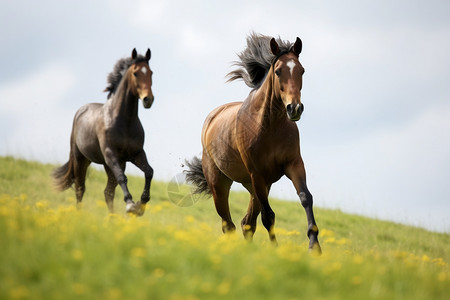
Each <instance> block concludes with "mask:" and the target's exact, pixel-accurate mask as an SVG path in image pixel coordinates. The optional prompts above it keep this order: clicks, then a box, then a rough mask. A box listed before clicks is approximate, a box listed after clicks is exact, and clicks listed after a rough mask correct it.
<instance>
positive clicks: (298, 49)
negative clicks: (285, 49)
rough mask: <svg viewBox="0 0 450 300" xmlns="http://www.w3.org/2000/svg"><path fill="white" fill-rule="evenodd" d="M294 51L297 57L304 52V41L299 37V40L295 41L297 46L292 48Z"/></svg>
mask: <svg viewBox="0 0 450 300" xmlns="http://www.w3.org/2000/svg"><path fill="white" fill-rule="evenodd" d="M292 51H294V53H295V54H297V56H299V54H300V53H301V52H302V40H301V39H300V38H299V37H297V39H296V40H295V44H294V46H293V47H292Z"/></svg>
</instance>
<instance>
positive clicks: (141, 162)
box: [132, 150, 153, 216]
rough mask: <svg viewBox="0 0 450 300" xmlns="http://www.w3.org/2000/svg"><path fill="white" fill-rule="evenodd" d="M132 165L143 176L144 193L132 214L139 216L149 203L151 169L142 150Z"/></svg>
mask: <svg viewBox="0 0 450 300" xmlns="http://www.w3.org/2000/svg"><path fill="white" fill-rule="evenodd" d="M132 163H133V164H134V165H135V166H136V167H138V168H139V169H141V171H142V172H144V176H145V184H144V191H143V192H142V196H141V201H138V202H137V203H136V204H135V205H134V209H133V213H135V214H137V215H139V216H141V215H143V214H144V212H145V205H146V204H147V202H148V201H150V186H151V183H152V179H153V168H152V167H151V166H150V165H149V164H148V161H147V156H146V155H145V152H144V150H142V151H141V152H140V153H139V154H138V155H137V156H136V157H135V158H134V159H133V160H132Z"/></svg>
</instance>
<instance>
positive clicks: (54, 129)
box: [0, 64, 76, 161]
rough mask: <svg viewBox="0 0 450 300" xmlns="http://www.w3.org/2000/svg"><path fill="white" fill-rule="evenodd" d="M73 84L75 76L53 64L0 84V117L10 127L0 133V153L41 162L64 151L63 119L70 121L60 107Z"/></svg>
mask: <svg viewBox="0 0 450 300" xmlns="http://www.w3.org/2000/svg"><path fill="white" fill-rule="evenodd" d="M75 83H76V77H75V74H73V73H72V72H71V71H70V69H68V68H66V67H64V66H62V65H57V64H53V65H48V66H46V67H45V68H43V69H41V70H37V71H36V72H35V73H33V74H30V75H28V76H26V77H24V78H22V79H17V80H16V81H14V82H10V83H3V85H1V86H0V99H2V101H1V102H0V114H1V115H3V116H4V117H6V118H7V119H8V120H11V122H12V124H9V125H12V126H8V127H9V128H8V130H6V128H4V130H2V131H1V132H0V139H2V140H3V148H2V149H1V152H0V153H1V154H2V155H5V154H8V155H17V156H21V157H26V158H32V159H38V160H41V161H52V160H54V159H55V158H57V157H58V156H57V153H58V152H63V151H61V150H62V149H66V148H67V145H68V140H69V138H68V136H69V133H67V132H70V127H69V126H70V124H71V122H67V118H72V115H71V113H70V112H67V111H65V110H64V108H63V107H61V105H60V104H61V103H62V102H63V101H61V100H62V99H63V98H65V97H66V96H67V94H68V93H69V92H70V90H71V89H72V88H73V87H74V85H75ZM63 133H66V135H67V137H66V135H64V134H63ZM50 150H51V151H50Z"/></svg>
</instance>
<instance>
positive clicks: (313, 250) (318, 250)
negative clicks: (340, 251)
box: [308, 243, 322, 256]
mask: <svg viewBox="0 0 450 300" xmlns="http://www.w3.org/2000/svg"><path fill="white" fill-rule="evenodd" d="M308 250H309V252H310V253H311V254H314V255H317V256H320V255H322V248H320V245H319V243H314V244H313V245H312V246H310V247H309V249H308Z"/></svg>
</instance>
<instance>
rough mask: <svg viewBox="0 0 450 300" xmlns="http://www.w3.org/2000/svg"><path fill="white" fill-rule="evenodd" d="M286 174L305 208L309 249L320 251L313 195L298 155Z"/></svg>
mask: <svg viewBox="0 0 450 300" xmlns="http://www.w3.org/2000/svg"><path fill="white" fill-rule="evenodd" d="M286 175H287V176H288V177H289V179H290V180H291V181H292V183H293V184H294V186H295V189H296V191H297V195H298V196H299V198H300V203H301V204H302V206H303V207H304V209H305V212H306V218H307V220H308V231H307V236H308V238H309V249H310V250H315V251H317V252H318V253H321V248H320V245H319V240H318V235H319V228H318V227H317V224H316V220H315V218H314V212H313V197H312V195H311V193H310V192H309V190H308V187H307V186H306V172H305V166H304V164H303V160H302V158H301V157H299V158H298V159H297V160H295V161H294V162H293V163H292V164H290V165H289V166H288V167H287V168H286Z"/></svg>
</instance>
